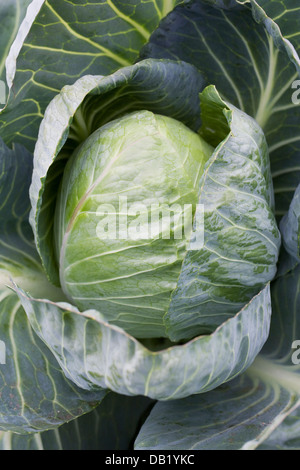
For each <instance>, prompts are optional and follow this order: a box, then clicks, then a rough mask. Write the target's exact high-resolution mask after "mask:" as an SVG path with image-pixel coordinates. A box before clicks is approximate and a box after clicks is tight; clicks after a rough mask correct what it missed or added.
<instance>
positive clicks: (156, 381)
mask: <svg viewBox="0 0 300 470" xmlns="http://www.w3.org/2000/svg"><path fill="white" fill-rule="evenodd" d="M16 292H17V293H18V295H19V298H20V301H21V303H22V305H23V308H24V309H25V311H26V313H27V315H28V319H29V321H30V323H31V325H32V327H33V329H34V331H35V332H36V334H37V335H38V336H39V337H40V338H41V339H42V341H44V342H45V343H46V344H47V346H48V347H49V349H50V350H51V351H52V352H53V354H54V355H55V357H56V359H57V360H58V362H59V364H60V366H61V368H62V369H63V371H64V373H65V374H66V377H67V378H69V379H71V380H72V381H73V382H74V383H75V384H76V385H77V386H79V387H81V388H83V389H86V390H91V391H92V390H98V389H99V387H101V388H103V387H104V388H109V389H111V390H113V391H116V392H118V393H121V394H124V395H145V396H148V397H150V398H153V399H158V400H171V399H176V398H180V397H185V396H189V395H191V394H194V393H200V392H204V391H208V390H211V389H213V388H215V387H217V386H218V385H220V384H221V383H223V382H226V381H228V380H229V379H231V378H233V377H235V376H236V375H238V374H239V373H241V372H242V371H243V370H245V369H246V368H247V367H249V365H250V364H251V363H252V361H253V359H254V358H255V357H256V356H257V354H258V352H259V351H260V349H261V347H262V346H263V344H264V343H265V341H266V339H267V337H268V332H269V323H270V315H271V304H270V296H269V285H268V286H266V287H265V288H264V289H263V290H262V291H261V292H260V293H259V294H258V295H257V296H256V297H254V298H253V299H252V300H251V302H249V304H247V305H246V306H245V307H244V308H243V309H242V310H241V311H240V312H239V313H238V314H237V315H236V316H235V317H233V318H231V319H230V320H228V321H227V322H225V323H223V325H221V326H220V327H219V328H218V329H217V330H216V331H215V332H214V333H212V334H211V335H207V336H200V337H198V338H195V339H194V340H191V341H190V342H188V343H186V344H184V345H178V346H173V347H170V348H167V349H164V350H161V351H151V350H149V349H147V348H146V347H145V346H143V345H142V344H141V343H139V342H138V341H137V340H136V339H134V338H133V337H131V336H129V335H128V334H127V333H125V332H124V330H122V329H120V328H118V327H116V326H112V325H108V324H107V323H106V322H105V321H104V320H103V318H102V317H101V315H100V314H99V312H97V311H95V310H89V311H86V312H79V311H78V310H76V309H75V308H74V307H73V306H72V305H70V304H66V303H58V304H57V303H54V302H49V301H47V300H38V299H33V298H31V297H30V296H28V295H26V294H25V293H24V292H23V291H21V290H20V289H18V288H16ZM116 345H117V347H116ZM166 377H168V380H166Z"/></svg>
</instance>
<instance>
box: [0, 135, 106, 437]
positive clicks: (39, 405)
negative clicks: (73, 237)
mask: <svg viewBox="0 0 300 470" xmlns="http://www.w3.org/2000/svg"><path fill="white" fill-rule="evenodd" d="M0 168H1V173H0V187H1V196H2V197H1V204H0V341H1V348H0V349H1V360H0V396H1V401H0V429H2V430H10V431H14V432H18V433H24V432H33V431H39V430H44V429H51V428H54V427H57V426H59V425H61V424H62V423H64V422H66V421H70V420H71V419H74V418H76V417H77V416H80V415H82V414H84V413H87V412H88V411H90V410H91V409H93V407H94V406H96V404H97V403H99V402H101V400H102V398H103V397H104V396H105V394H106V391H102V390H99V391H98V392H97V394H94V393H86V392H85V391H83V390H80V389H79V388H78V387H76V386H75V385H74V384H73V383H72V382H70V381H68V380H67V379H66V378H65V376H64V374H63V372H62V370H61V369H60V368H59V366H58V363H57V361H56V360H55V358H54V357H53V355H52V354H51V352H50V351H49V349H48V348H47V347H45V345H44V344H43V343H42V341H41V340H40V339H39V338H38V337H37V336H36V335H35V333H34V332H33V330H32V328H31V327H30V323H29V322H28V319H27V317H26V315H25V312H24V310H23V308H22V306H21V303H20V301H19V298H18V296H17V295H16V294H15V293H14V292H13V291H12V290H11V289H9V288H8V287H6V286H7V285H11V278H12V277H14V278H15V279H16V280H17V281H18V282H19V283H20V284H21V285H22V286H23V287H24V288H26V290H29V291H30V292H32V293H35V294H36V295H38V294H43V293H44V294H46V293H47V295H48V296H49V297H52V298H53V299H63V295H62V293H61V291H60V290H59V289H56V288H55V287H53V286H51V285H50V284H49V283H48V281H47V279H46V276H45V275H44V273H43V270H42V266H41V264H40V263H39V259H38V255H37V253H36V251H35V249H34V243H33V234H32V231H31V228H30V226H29V223H28V213H29V207H30V204H29V195H28V190H29V184H30V179H31V172H32V155H31V154H29V153H28V151H27V150H26V149H25V148H23V147H22V146H20V145H16V146H15V147H14V148H13V150H10V149H8V148H7V147H6V146H5V145H4V144H3V142H2V141H0Z"/></svg>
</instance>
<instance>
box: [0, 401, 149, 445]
mask: <svg viewBox="0 0 300 470" xmlns="http://www.w3.org/2000/svg"><path fill="white" fill-rule="evenodd" d="M151 406H152V401H151V400H149V399H148V398H145V397H126V396H123V395H117V394H116V393H109V394H108V395H107V396H106V397H105V399H104V400H103V401H102V402H101V404H100V405H98V406H97V408H95V409H94V410H93V411H91V412H90V413H88V414H86V415H84V416H81V417H80V418H78V419H76V420H73V421H71V422H70V423H66V424H64V425H63V426H60V427H59V428H58V429H55V430H50V431H44V432H42V433H31V434H27V435H24V434H23V435H18V434H14V433H11V432H3V433H1V432H0V450H106V451H107V450H128V449H130V448H132V445H133V440H134V438H135V436H136V433H137V431H138V429H139V426H140V425H141V423H142V422H143V421H144V415H146V414H147V412H148V408H149V407H151Z"/></svg>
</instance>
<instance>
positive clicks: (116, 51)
mask: <svg viewBox="0 0 300 470" xmlns="http://www.w3.org/2000/svg"><path fill="white" fill-rule="evenodd" d="M6 3H7V2H6ZM177 3H178V1H177V0H155V1H154V0H150V1H147V2H137V1H135V0H130V1H128V2H124V1H120V0H113V1H112V0H106V1H101V2H99V1H97V0H91V1H89V2H66V1H64V0H33V1H32V3H31V4H30V7H29V9H28V12H27V14H26V17H25V19H24V21H23V23H22V24H21V27H20V28H19V31H18V34H17V37H16V39H15V41H14V42H13V45H12V48H11V50H10V54H9V56H8V59H7V78H8V86H9V90H10V95H9V100H8V103H7V107H6V109H5V110H4V112H3V113H2V114H1V117H0V123H1V136H2V138H3V139H4V141H5V142H6V144H7V145H11V143H12V142H20V143H22V144H23V145H25V146H26V147H27V148H28V149H29V150H31V151H33V149H34V145H35V141H36V138H37V134H38V128H39V125H40V122H41V119H42V117H43V114H44V111H45V108H46V106H47V105H48V103H49V102H50V101H51V99H52V98H53V97H54V96H55V95H56V94H57V93H59V91H60V90H61V88H62V87H63V86H64V85H66V84H71V83H73V82H74V81H75V80H76V79H78V78H79V77H81V76H82V75H86V74H98V75H100V74H103V75H106V74H110V73H112V72H114V71H115V70H117V69H119V68H120V67H124V66H126V65H131V64H133V63H134V62H135V60H136V58H137V57H138V54H139V51H140V49H141V47H142V46H143V44H145V42H146V41H147V40H148V38H149V36H150V34H151V33H152V32H153V31H154V29H155V28H156V27H157V26H158V24H159V21H160V20H161V19H162V18H163V17H164V16H165V15H166V14H167V13H168V12H169V11H171V10H172V9H173V8H174V6H175V5H176V4H177ZM12 85H13V88H12Z"/></svg>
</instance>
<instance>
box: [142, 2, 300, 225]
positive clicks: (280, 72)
mask: <svg viewBox="0 0 300 470" xmlns="http://www.w3.org/2000/svg"><path fill="white" fill-rule="evenodd" d="M209 3H210V4H208V3H207V1H205V0H194V1H192V2H190V3H188V4H187V5H179V6H178V7H176V8H175V9H174V11H173V12H171V13H170V14H169V15H168V16H167V18H166V19H165V20H163V21H162V22H161V24H160V25H159V27H158V28H157V30H156V31H155V32H154V33H153V34H152V36H151V38H150V41H149V43H148V44H147V45H146V46H145V48H144V49H143V50H142V52H141V58H143V59H144V58H148V57H152V58H160V59H162V58H167V59H173V60H179V59H180V60H185V61H186V62H189V63H191V64H194V65H195V66H196V67H197V68H198V69H199V71H200V72H201V73H203V74H204V75H205V76H206V79H207V81H208V83H210V84H214V85H216V87H217V89H218V91H219V92H220V94H221V96H222V98H224V99H225V100H226V101H227V102H230V103H232V104H234V105H235V106H237V107H238V108H239V109H241V110H243V111H245V112H246V113H247V114H249V115H250V116H252V117H254V118H255V119H256V120H257V122H258V123H259V124H260V125H261V127H262V128H263V130H264V133H265V135H266V138H267V142H268V145H269V150H270V159H271V168H272V176H273V181H274V190H275V200H276V205H275V207H276V214H277V217H278V218H280V217H281V216H282V215H284V214H285V213H286V211H287V210H288V207H289V204H290V201H291V199H292V197H293V194H294V191H295V189H296V187H297V186H298V183H299V180H300V173H299V171H300V170H299V164H298V161H299V155H300V135H299V122H300V107H299V106H297V105H296V104H294V103H293V102H292V95H293V93H294V91H295V90H293V89H292V84H293V83H294V81H295V80H297V79H299V73H300V72H299V71H300V60H299V56H298V54H297V52H296V49H295V47H293V45H292V43H291V42H290V41H289V40H288V39H285V38H284V37H283V36H282V33H281V30H280V29H279V27H278V25H277V24H276V23H274V21H272V20H271V19H270V18H268V17H267V16H266V14H265V13H264V10H263V9H262V8H261V7H258V5H257V2H255V1H253V2H251V5H252V11H251V8H250V7H249V4H248V2H247V3H246V4H245V5H244V6H242V5H237V2H216V1H213V0H210V1H209ZM259 3H261V2H259ZM266 3H268V4H272V5H273V7H274V8H276V4H277V6H278V2H267V1H266V2H264V4H266ZM284 4H285V2H284ZM289 5H290V7H289V8H290V9H291V10H293V8H292V7H294V8H295V9H296V10H295V12H294V14H295V16H296V15H297V6H298V5H296V0H294V2H293V1H292V0H291V1H290V3H289ZM270 8H271V9H272V7H271V6H270ZM252 14H253V15H254V18H255V19H254V18H253V16H252ZM291 16H292V13H291V15H289V17H288V18H289V20H290V17H291ZM274 19H275V21H276V15H274ZM256 20H257V21H259V23H260V24H257V22H256ZM282 20H283V21H282V23H281V22H280V25H281V26H282V28H284V30H285V32H286V30H287V29H288V28H289V26H288V22H287V24H285V25H284V19H282ZM290 40H291V41H293V40H294V43H295V45H296V46H298V44H299V42H298V41H299V39H298V35H297V34H295V35H294V36H293V37H290ZM297 50H298V47H297Z"/></svg>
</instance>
